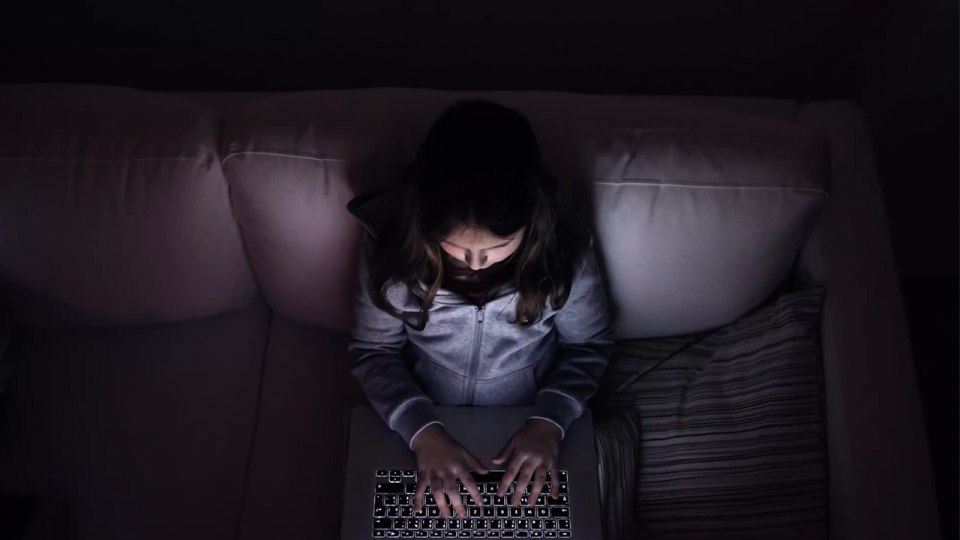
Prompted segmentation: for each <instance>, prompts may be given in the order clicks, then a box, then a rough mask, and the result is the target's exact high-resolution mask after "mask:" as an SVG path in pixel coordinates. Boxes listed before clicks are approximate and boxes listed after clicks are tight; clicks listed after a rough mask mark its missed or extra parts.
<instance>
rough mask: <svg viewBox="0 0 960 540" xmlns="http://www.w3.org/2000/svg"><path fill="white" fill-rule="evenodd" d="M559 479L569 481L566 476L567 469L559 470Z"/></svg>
mask: <svg viewBox="0 0 960 540" xmlns="http://www.w3.org/2000/svg"><path fill="white" fill-rule="evenodd" d="M560 481H561V482H569V481H570V480H569V478H568V477H567V471H560Z"/></svg>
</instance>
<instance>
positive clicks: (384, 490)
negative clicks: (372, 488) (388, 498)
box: [376, 482, 404, 495]
mask: <svg viewBox="0 0 960 540" xmlns="http://www.w3.org/2000/svg"><path fill="white" fill-rule="evenodd" d="M403 490H404V488H403V484H389V483H386V482H381V483H378V484H377V488H376V492H377V494H378V495H398V494H401V493H403Z"/></svg>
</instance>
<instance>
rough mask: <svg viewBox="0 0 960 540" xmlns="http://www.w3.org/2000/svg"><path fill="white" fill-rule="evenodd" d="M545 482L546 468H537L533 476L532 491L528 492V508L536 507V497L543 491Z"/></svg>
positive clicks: (541, 466)
mask: <svg viewBox="0 0 960 540" xmlns="http://www.w3.org/2000/svg"><path fill="white" fill-rule="evenodd" d="M546 481H547V468H546V467H545V466H543V465H540V466H539V467H537V472H536V473H534V475H533V489H531V490H530V506H536V504H537V497H539V496H540V492H541V491H543V483H544V482H546Z"/></svg>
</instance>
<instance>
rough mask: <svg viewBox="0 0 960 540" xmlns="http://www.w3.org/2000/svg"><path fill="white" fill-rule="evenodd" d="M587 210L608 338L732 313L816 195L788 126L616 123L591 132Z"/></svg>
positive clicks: (782, 261) (672, 329) (769, 270)
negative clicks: (604, 286)
mask: <svg viewBox="0 0 960 540" xmlns="http://www.w3.org/2000/svg"><path fill="white" fill-rule="evenodd" d="M592 142H593V143H594V144H596V148H591V147H590V146H586V147H585V148H584V149H583V150H582V152H583V153H584V154H586V155H591V156H593V161H594V164H595V165H594V172H593V174H592V175H591V178H592V179H593V194H594V205H593V206H594V211H595V214H596V218H595V219H594V223H595V230H596V237H597V243H598V245H599V246H600V250H601V253H602V254H603V257H602V258H603V260H604V261H605V263H606V270H607V283H608V287H609V290H610V296H611V299H612V302H613V304H614V309H615V313H616V317H615V320H616V323H615V332H616V335H617V338H618V339H637V338H644V337H653V336H667V335H676V334H685V333H691V332H699V331H703V330H706V329H709V328H714V327H717V326H721V325H724V324H727V323H730V322H732V321H733V320H735V319H736V318H738V317H740V316H741V315H743V314H744V313H746V312H748V311H749V310H751V309H753V308H754V307H755V306H757V305H758V304H760V302H762V301H763V300H764V299H765V298H766V297H767V296H769V295H770V294H771V293H772V292H773V291H774V290H775V289H776V287H777V286H778V285H779V284H780V282H781V281H782V280H783V279H784V278H785V277H786V276H787V274H788V272H789V271H790V269H791V266H792V262H793V260H794V258H795V257H796V256H797V252H798V251H799V250H800V248H801V246H802V245H803V242H804V240H805V239H806V238H807V235H808V233H809V231H810V229H811V228H812V226H813V224H814V222H815V219H816V218H817V216H818V215H819V209H820V207H821V206H822V205H823V203H824V202H825V201H826V199H827V194H826V188H827V186H826V183H827V179H828V178H829V173H828V167H829V153H828V151H827V149H826V147H825V143H824V141H823V140H822V139H821V138H820V137H817V136H813V135H810V134H808V133H804V132H802V131H796V130H768V129H762V130H751V129H749V128H742V129H740V130H736V131H732V130H724V131H714V132H710V131H705V130H685V129H672V130H621V131H617V132H612V133H609V134H607V140H606V141H604V142H600V140H599V138H598V140H597V141H592Z"/></svg>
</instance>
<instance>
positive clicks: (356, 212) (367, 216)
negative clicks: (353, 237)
mask: <svg viewBox="0 0 960 540" xmlns="http://www.w3.org/2000/svg"><path fill="white" fill-rule="evenodd" d="M405 195H406V192H405V188H404V187H403V186H396V187H392V188H388V189H381V190H377V191H370V192H367V193H364V194H362V195H358V196H356V197H354V198H353V199H351V200H350V202H349V203H347V211H348V212H350V213H351V214H353V217H355V218H357V221H359V222H360V224H361V225H363V228H364V229H366V231H367V233H369V234H370V236H372V237H374V238H379V237H380V233H381V232H383V229H384V228H385V227H386V226H387V223H389V222H390V219H391V218H392V217H393V216H395V215H397V214H398V213H399V212H400V209H401V207H402V206H403V199H404V196H405Z"/></svg>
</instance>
